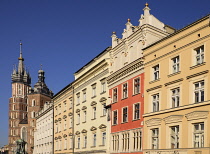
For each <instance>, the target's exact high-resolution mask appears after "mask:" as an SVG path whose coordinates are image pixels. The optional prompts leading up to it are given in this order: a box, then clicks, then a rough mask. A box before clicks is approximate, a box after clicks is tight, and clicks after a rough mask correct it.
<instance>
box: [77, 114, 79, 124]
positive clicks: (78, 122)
mask: <svg viewBox="0 0 210 154" xmlns="http://www.w3.org/2000/svg"><path fill="white" fill-rule="evenodd" d="M79 123H80V113H77V124H79Z"/></svg>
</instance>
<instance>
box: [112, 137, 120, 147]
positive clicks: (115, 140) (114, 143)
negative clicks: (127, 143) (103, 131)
mask: <svg viewBox="0 0 210 154" xmlns="http://www.w3.org/2000/svg"><path fill="white" fill-rule="evenodd" d="M119 147H120V145H119V135H118V134H116V135H113V136H112V149H113V151H118V150H119Z"/></svg>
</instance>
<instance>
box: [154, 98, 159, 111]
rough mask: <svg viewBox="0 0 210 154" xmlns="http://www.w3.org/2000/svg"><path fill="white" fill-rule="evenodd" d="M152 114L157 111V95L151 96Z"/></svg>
mask: <svg viewBox="0 0 210 154" xmlns="http://www.w3.org/2000/svg"><path fill="white" fill-rule="evenodd" d="M152 99H153V100H152V104H153V112H157V111H159V94H155V95H153V96H152Z"/></svg>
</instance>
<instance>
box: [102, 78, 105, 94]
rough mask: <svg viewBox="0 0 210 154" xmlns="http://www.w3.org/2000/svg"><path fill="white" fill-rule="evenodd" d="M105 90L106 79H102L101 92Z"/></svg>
mask: <svg viewBox="0 0 210 154" xmlns="http://www.w3.org/2000/svg"><path fill="white" fill-rule="evenodd" d="M104 92H106V81H105V80H102V81H101V93H104Z"/></svg>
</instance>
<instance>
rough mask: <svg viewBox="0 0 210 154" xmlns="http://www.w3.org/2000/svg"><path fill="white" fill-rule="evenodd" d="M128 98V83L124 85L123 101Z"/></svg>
mask: <svg viewBox="0 0 210 154" xmlns="http://www.w3.org/2000/svg"><path fill="white" fill-rule="evenodd" d="M125 98H128V83H127V82H126V83H123V84H122V99H125Z"/></svg>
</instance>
